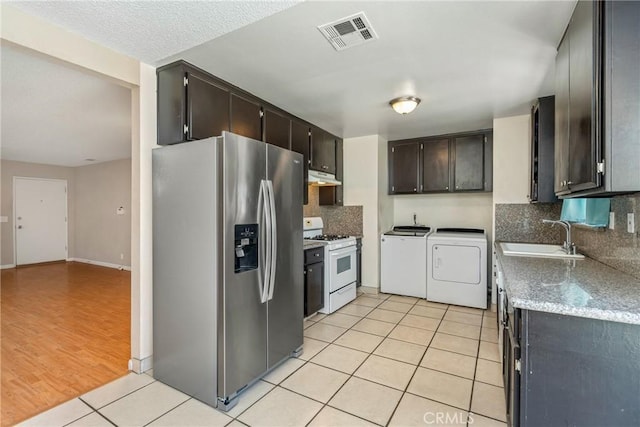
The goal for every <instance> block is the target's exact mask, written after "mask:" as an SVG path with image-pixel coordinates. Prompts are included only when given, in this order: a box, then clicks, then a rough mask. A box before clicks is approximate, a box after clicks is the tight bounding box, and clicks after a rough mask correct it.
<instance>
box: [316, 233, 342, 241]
mask: <svg viewBox="0 0 640 427" xmlns="http://www.w3.org/2000/svg"><path fill="white" fill-rule="evenodd" d="M348 238H349V236H343V235H340V234H318V235H317V236H313V237H305V239H306V240H327V241H331V240H342V239H348Z"/></svg>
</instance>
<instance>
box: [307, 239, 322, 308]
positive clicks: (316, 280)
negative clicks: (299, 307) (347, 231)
mask: <svg viewBox="0 0 640 427" xmlns="http://www.w3.org/2000/svg"><path fill="white" fill-rule="evenodd" d="M322 307H324V247H320V248H313V249H306V250H305V251H304V317H308V316H311V315H312V314H314V313H316V312H317V311H318V310H320V309H321V308H322Z"/></svg>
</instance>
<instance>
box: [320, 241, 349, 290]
mask: <svg viewBox="0 0 640 427" xmlns="http://www.w3.org/2000/svg"><path fill="white" fill-rule="evenodd" d="M325 262H328V263H329V292H334V291H337V290H338V289H340V288H343V287H345V286H347V285H348V284H349V283H353V282H355V281H356V247H355V246H349V247H346V248H342V249H336V250H333V251H329V260H328V261H327V260H325Z"/></svg>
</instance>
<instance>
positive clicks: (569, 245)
mask: <svg viewBox="0 0 640 427" xmlns="http://www.w3.org/2000/svg"><path fill="white" fill-rule="evenodd" d="M542 222H543V223H545V224H551V226H554V225H555V224H560V225H561V226H563V227H564V229H565V230H566V231H567V238H566V240H565V241H564V243H563V244H562V249H564V251H565V252H566V253H567V254H568V255H575V254H576V245H575V243H573V242H572V241H571V223H570V222H569V221H564V220H558V221H555V220H552V219H543V220H542Z"/></svg>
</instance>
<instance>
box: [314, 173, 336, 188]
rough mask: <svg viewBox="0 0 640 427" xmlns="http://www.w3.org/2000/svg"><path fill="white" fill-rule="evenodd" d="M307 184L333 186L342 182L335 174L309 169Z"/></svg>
mask: <svg viewBox="0 0 640 427" xmlns="http://www.w3.org/2000/svg"><path fill="white" fill-rule="evenodd" d="M309 185H314V186H316V187H335V186H336V185H342V183H341V182H340V181H338V180H337V179H336V176H335V175H332V174H330V173H325V172H318V171H314V170H311V169H309Z"/></svg>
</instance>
